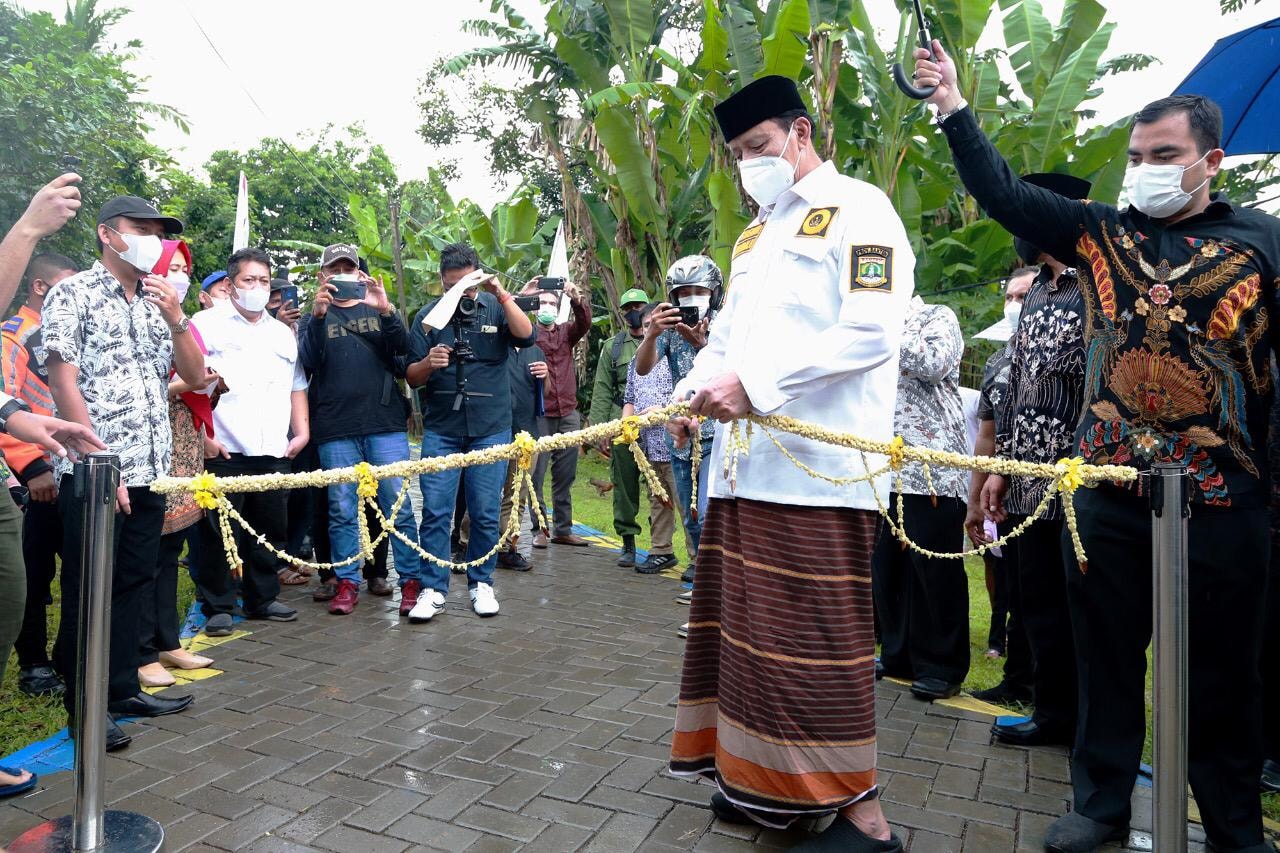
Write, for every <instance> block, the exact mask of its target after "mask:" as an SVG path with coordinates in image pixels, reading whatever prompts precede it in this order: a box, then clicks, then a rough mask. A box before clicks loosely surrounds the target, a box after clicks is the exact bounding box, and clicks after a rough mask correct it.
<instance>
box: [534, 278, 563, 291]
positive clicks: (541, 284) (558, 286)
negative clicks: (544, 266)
mask: <svg viewBox="0 0 1280 853" xmlns="http://www.w3.org/2000/svg"><path fill="white" fill-rule="evenodd" d="M538 289H539V290H564V279H563V278H560V277H558V276H550V275H544V276H543V277H542V278H540V279H538Z"/></svg>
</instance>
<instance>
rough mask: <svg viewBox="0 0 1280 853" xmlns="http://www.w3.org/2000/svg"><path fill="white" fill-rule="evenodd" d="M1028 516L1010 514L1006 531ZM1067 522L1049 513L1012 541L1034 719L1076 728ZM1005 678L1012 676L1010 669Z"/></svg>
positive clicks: (1025, 670) (1027, 678) (1003, 530)
mask: <svg viewBox="0 0 1280 853" xmlns="http://www.w3.org/2000/svg"><path fill="white" fill-rule="evenodd" d="M1025 519H1026V516H1023V515H1010V516H1009V518H1008V519H1007V520H1006V521H1005V522H1004V524H1003V525H1002V526H1001V532H1005V531H1006V530H1009V529H1012V528H1014V527H1016V526H1017V525H1019V524H1021V523H1022V522H1023V521H1024V520H1025ZM1064 526H1065V522H1064V521H1062V520H1061V519H1046V518H1042V519H1040V520H1039V521H1037V522H1036V523H1035V524H1032V525H1031V526H1030V527H1029V528H1027V530H1026V531H1025V532H1024V533H1023V534H1022V535H1021V536H1018V537H1017V538H1015V539H1014V540H1013V541H1012V543H1011V544H1012V545H1013V555H1014V561H1013V562H1012V563H1011V568H1013V569H1014V574H1015V575H1016V585H1017V594H1018V603H1019V616H1020V619H1021V623H1022V630H1023V634H1024V636H1025V638H1026V643H1027V651H1028V654H1027V657H1026V658H1024V659H1023V660H1024V666H1023V673H1024V674H1023V675H1021V676H1020V677H1021V678H1024V679H1025V681H1024V682H1023V683H1028V684H1030V686H1031V690H1032V694H1033V696H1034V697H1035V705H1036V710H1035V713H1034V714H1033V715H1032V719H1033V720H1035V721H1036V722H1037V723H1040V724H1041V725H1048V726H1052V727H1055V728H1060V729H1063V730H1065V731H1068V732H1070V731H1074V730H1075V726H1076V709H1077V704H1078V700H1077V696H1076V651H1075V645H1074V644H1073V643H1072V641H1071V615H1070V612H1069V611H1068V608H1067V578H1066V569H1065V567H1064V566H1063V551H1062V530H1063V527H1064ZM1090 563H1092V560H1091V561H1090ZM1148 609H1150V607H1149V606H1148ZM1011 660H1012V653H1011ZM1005 677H1006V679H1007V678H1009V673H1008V670H1007V669H1006V672H1005Z"/></svg>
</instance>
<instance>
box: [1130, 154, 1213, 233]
mask: <svg viewBox="0 0 1280 853" xmlns="http://www.w3.org/2000/svg"><path fill="white" fill-rule="evenodd" d="M1208 156H1209V153H1208V152H1207V151H1206V152H1205V154H1204V157H1201V158H1200V160H1203V159H1204V158H1205V157H1208ZM1200 160H1197V161H1196V162H1195V163H1192V164H1191V165H1190V166H1178V165H1176V164H1175V165H1170V166H1157V165H1154V164H1152V163H1139V164H1138V165H1136V166H1130V167H1129V168H1128V170H1126V171H1125V173H1124V191H1125V195H1127V196H1128V197H1129V204H1131V205H1133V206H1134V207H1135V208H1137V209H1138V210H1140V211H1142V212H1143V213H1145V214H1146V215H1147V216H1150V217H1151V218H1152V219H1164V218H1166V217H1169V216H1173V215H1174V214H1176V213H1177V212H1178V211H1180V210H1182V209H1183V208H1184V207H1186V206H1187V205H1188V204H1190V203H1191V196H1192V195H1193V194H1194V193H1197V192H1199V191H1200V188H1201V187H1203V186H1204V185H1205V184H1207V183H1209V178H1208V177H1207V176H1206V177H1205V179H1204V180H1203V181H1201V182H1200V183H1199V184H1197V185H1196V187H1195V189H1193V190H1191V192H1187V191H1186V190H1184V189H1183V188H1182V175H1183V173H1185V172H1186V171H1187V169H1190V168H1191V166H1194V165H1196V163H1199V162H1200Z"/></svg>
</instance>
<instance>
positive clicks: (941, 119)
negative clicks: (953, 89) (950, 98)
mask: <svg viewBox="0 0 1280 853" xmlns="http://www.w3.org/2000/svg"><path fill="white" fill-rule="evenodd" d="M967 106H969V102H968V101H966V100H965V99H964V98H961V99H960V103H958V104H956V106H955V109H952V110H947V111H946V112H945V113H944V112H942V111H941V110H939V111H938V116H937V118H936V121H937V122H938V124H942V123H943V122H944V121H946V120H947V119H949V118H951V117H952V116H953V115H955V114H956V113H958V112H960V111H961V110H962V109H964V108H965V107H967Z"/></svg>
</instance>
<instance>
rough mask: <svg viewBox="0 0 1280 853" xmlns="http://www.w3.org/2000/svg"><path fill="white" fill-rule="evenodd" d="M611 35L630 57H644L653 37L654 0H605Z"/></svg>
mask: <svg viewBox="0 0 1280 853" xmlns="http://www.w3.org/2000/svg"><path fill="white" fill-rule="evenodd" d="M604 8H605V11H606V12H607V13H608V15H609V35H610V37H611V38H612V40H613V43H614V44H615V45H617V47H618V50H620V51H621V52H622V55H623V56H624V57H627V58H628V59H637V58H641V57H644V56H645V55H646V54H647V53H648V52H649V45H650V43H651V41H652V39H653V25H654V15H653V3H652V0H605V4H604Z"/></svg>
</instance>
